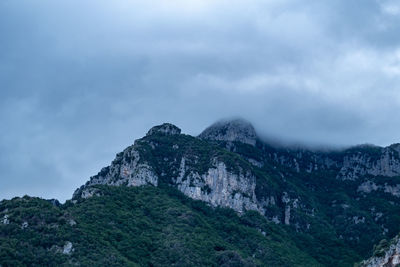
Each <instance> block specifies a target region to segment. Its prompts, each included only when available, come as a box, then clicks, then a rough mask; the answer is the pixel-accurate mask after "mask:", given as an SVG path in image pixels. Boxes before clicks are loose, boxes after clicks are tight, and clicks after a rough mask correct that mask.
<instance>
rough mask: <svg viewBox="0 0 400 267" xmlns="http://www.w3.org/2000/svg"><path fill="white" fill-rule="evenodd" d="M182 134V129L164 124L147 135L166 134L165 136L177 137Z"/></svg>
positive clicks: (155, 127)
mask: <svg viewBox="0 0 400 267" xmlns="http://www.w3.org/2000/svg"><path fill="white" fill-rule="evenodd" d="M180 133H181V129H179V128H178V127H176V126H175V125H173V124H171V123H164V124H162V125H158V126H154V127H153V128H151V129H150V130H149V131H148V132H147V134H146V135H153V134H164V135H177V134H180Z"/></svg>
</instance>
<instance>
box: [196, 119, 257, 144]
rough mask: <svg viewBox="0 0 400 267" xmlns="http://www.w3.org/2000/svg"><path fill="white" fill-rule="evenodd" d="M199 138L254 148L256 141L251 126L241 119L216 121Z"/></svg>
mask: <svg viewBox="0 0 400 267" xmlns="http://www.w3.org/2000/svg"><path fill="white" fill-rule="evenodd" d="M199 137H200V138H202V139H207V140H216V141H229V142H233V141H237V142H241V143H244V144H249V145H252V146H255V144H256V141H257V134H256V131H255V129H254V127H253V125H252V124H251V123H250V122H248V121H246V120H243V119H234V120H221V121H218V122H216V123H214V124H213V125H211V126H210V127H208V128H207V129H205V130H204V131H203V132H202V133H201V134H200V135H199Z"/></svg>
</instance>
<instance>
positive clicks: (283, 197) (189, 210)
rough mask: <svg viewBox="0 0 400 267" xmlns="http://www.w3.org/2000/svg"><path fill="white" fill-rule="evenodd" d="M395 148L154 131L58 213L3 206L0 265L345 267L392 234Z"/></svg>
mask: <svg viewBox="0 0 400 267" xmlns="http://www.w3.org/2000/svg"><path fill="white" fill-rule="evenodd" d="M399 175H400V145H399V144H395V145H392V146H389V147H384V148H383V147H376V146H370V145H364V146H356V147H352V148H349V149H345V150H332V151H313V150H308V149H304V148H290V147H289V148H288V147H278V146H274V145H272V144H268V143H266V142H264V141H262V140H261V139H260V138H259V137H258V135H257V134H256V131H255V129H254V128H253V127H252V126H251V125H250V124H249V123H247V122H245V121H242V120H233V121H222V122H218V123H216V124H214V125H212V126H210V127H209V128H207V129H206V130H205V131H204V132H203V133H202V134H200V135H199V137H193V136H189V135H185V134H181V130H180V129H179V128H178V127H176V126H174V125H172V124H163V125H160V126H156V127H153V128H152V129H150V130H149V132H148V133H147V135H146V136H145V137H143V138H141V139H139V140H136V141H135V143H134V144H133V145H131V146H129V147H128V148H126V149H125V150H124V151H123V152H121V153H119V154H117V156H116V158H115V160H114V161H113V162H112V163H111V165H110V166H108V167H105V168H103V169H102V170H101V171H100V172H99V173H98V174H97V175H95V176H93V177H91V178H90V180H89V181H88V182H87V183H86V184H85V185H83V186H82V187H80V188H79V189H77V190H76V191H75V192H74V195H73V198H72V199H71V200H69V201H67V202H66V203H65V204H63V205H61V204H59V203H57V202H56V201H47V200H42V199H38V198H30V197H24V198H15V199H13V200H4V201H2V202H0V218H3V223H2V224H0V240H1V247H0V264H1V265H3V266H14V265H18V264H21V265H29V264H33V265H43V264H44V265H52V264H53V263H54V264H56V265H62V264H64V265H82V266H86V265H104V264H111V265H140V266H170V265H176V266H193V265H198V266H246V265H247V266H353V264H354V263H357V262H360V261H361V260H362V259H365V258H368V257H370V256H371V255H372V254H373V249H374V245H375V247H376V244H378V243H379V242H380V240H383V239H391V238H393V237H394V236H395V235H396V234H398V233H399V232H400V176H399Z"/></svg>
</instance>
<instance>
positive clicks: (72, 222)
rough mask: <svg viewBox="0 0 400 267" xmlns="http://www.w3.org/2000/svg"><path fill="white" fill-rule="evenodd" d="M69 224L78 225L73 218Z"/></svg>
mask: <svg viewBox="0 0 400 267" xmlns="http://www.w3.org/2000/svg"><path fill="white" fill-rule="evenodd" d="M68 224H69V225H70V226H74V225H76V221H75V220H73V219H69V220H68Z"/></svg>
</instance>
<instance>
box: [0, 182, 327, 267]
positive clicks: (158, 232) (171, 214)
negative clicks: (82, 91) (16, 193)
mask: <svg viewBox="0 0 400 267" xmlns="http://www.w3.org/2000/svg"><path fill="white" fill-rule="evenodd" d="M95 188H96V190H97V193H98V195H99V196H93V197H91V198H88V199H83V198H80V199H78V200H77V201H67V203H66V204H65V205H60V206H55V205H53V204H52V203H51V202H50V201H46V200H42V199H38V198H30V197H24V198H15V199H12V200H7V201H2V202H1V203H0V216H1V217H2V218H3V217H7V222H6V223H5V224H3V223H2V224H0V264H1V265H2V266H23V265H29V266H45V265H50V266H55V265H56V266H63V265H67V266H70V265H77V266H109V265H111V266H264V265H270V266H321V265H320V264H318V263H317V262H316V261H315V260H314V259H313V258H311V257H310V256H309V255H307V254H306V253H304V252H302V251H301V250H299V249H298V248H297V247H296V246H295V244H294V242H293V241H292V240H291V238H290V236H289V233H288V232H287V231H285V230H284V229H281V228H279V227H278V226H275V225H273V224H272V225H271V224H268V223H267V222H266V221H265V220H264V219H263V218H262V217H261V216H260V215H258V213H248V214H246V215H244V216H241V217H239V216H237V215H236V213H235V212H233V211H232V210H226V209H220V208H217V209H212V208H210V207H208V206H206V205H204V203H203V202H199V201H193V200H191V199H190V198H187V197H185V196H184V195H183V194H181V193H179V192H178V191H176V190H175V189H173V188H159V187H153V186H142V187H115V186H113V187H110V186H99V185H98V186H95Z"/></svg>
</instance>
